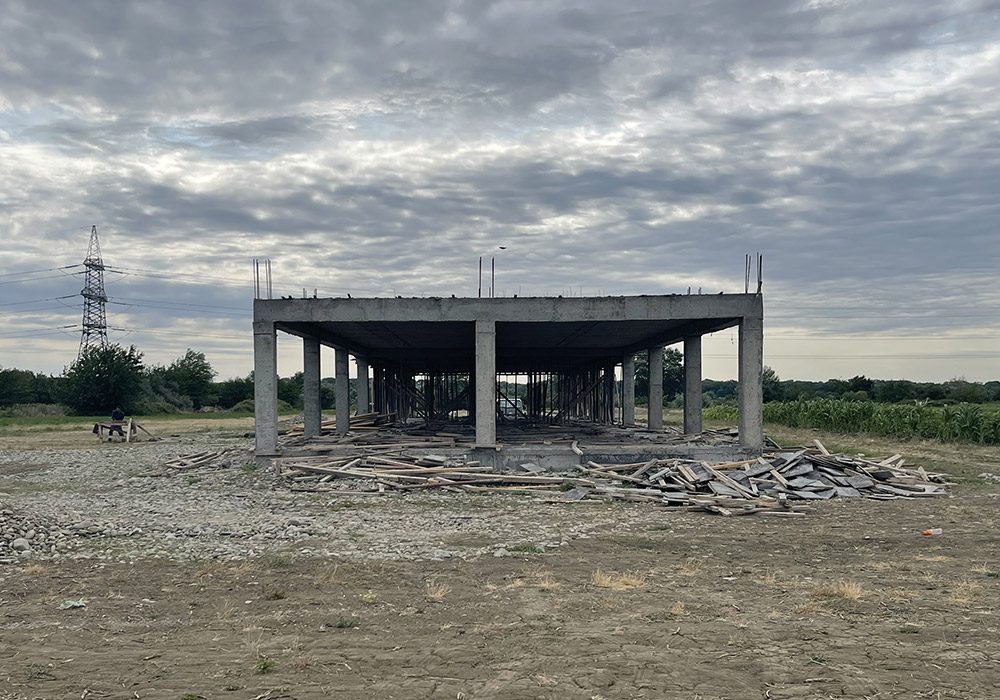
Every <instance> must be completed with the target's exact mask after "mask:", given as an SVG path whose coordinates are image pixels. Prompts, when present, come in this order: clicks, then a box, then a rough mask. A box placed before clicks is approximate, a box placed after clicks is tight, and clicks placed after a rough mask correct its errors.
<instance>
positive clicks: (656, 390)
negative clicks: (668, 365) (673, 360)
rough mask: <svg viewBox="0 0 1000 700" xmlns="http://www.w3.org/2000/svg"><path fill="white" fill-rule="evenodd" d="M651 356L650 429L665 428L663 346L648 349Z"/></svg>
mask: <svg viewBox="0 0 1000 700" xmlns="http://www.w3.org/2000/svg"><path fill="white" fill-rule="evenodd" d="M648 358H649V421H648V424H649V429H650V430H663V346H662V345H657V346H656V347H655V348H650V349H649V351H648Z"/></svg>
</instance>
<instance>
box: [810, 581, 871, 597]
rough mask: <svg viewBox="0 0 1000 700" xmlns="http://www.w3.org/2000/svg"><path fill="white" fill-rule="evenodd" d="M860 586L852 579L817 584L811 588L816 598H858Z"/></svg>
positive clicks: (860, 590) (860, 592) (860, 591)
mask: <svg viewBox="0 0 1000 700" xmlns="http://www.w3.org/2000/svg"><path fill="white" fill-rule="evenodd" d="M861 594H862V588H861V585H860V584H859V583H856V582H854V581H836V582H834V583H831V584H826V585H822V586H817V587H816V588H815V589H814V590H813V595H815V596H816V597H817V598H843V599H845V600H858V599H859V598H861Z"/></svg>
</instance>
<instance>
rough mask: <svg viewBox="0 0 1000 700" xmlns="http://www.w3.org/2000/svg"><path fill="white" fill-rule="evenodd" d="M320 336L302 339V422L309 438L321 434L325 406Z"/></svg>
mask: <svg viewBox="0 0 1000 700" xmlns="http://www.w3.org/2000/svg"><path fill="white" fill-rule="evenodd" d="M319 380H320V367H319V338H303V339H302V422H303V429H304V434H305V436H306V437H307V438H310V437H316V436H317V435H319V434H320V429H321V426H322V423H323V407H322V405H321V404H320V395H319Z"/></svg>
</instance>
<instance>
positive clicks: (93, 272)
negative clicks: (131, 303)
mask: <svg viewBox="0 0 1000 700" xmlns="http://www.w3.org/2000/svg"><path fill="white" fill-rule="evenodd" d="M83 266H84V267H85V268H87V273H86V275H87V276H86V278H85V282H84V283H83V289H82V290H81V291H80V296H82V297H83V334H82V335H81V336H80V351H79V352H78V353H77V357H79V356H81V355H83V353H84V352H86V350H87V348H89V347H104V346H105V345H107V344H108V320H107V316H106V314H105V311H104V305H105V304H106V303H107V301H108V295H107V294H106V293H105V292H104V261H103V260H101V243H100V241H98V240H97V227H96V226H92V227H91V229H90V247H89V248H87V259H86V260H84V261H83Z"/></svg>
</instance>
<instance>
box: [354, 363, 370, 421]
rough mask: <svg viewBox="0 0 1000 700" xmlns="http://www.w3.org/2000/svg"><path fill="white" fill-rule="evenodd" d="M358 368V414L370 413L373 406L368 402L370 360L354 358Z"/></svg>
mask: <svg viewBox="0 0 1000 700" xmlns="http://www.w3.org/2000/svg"><path fill="white" fill-rule="evenodd" d="M354 362H355V364H357V366H358V413H368V412H369V411H371V406H370V404H369V400H368V358H365V357H358V356H357V355H355V356H354Z"/></svg>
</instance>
